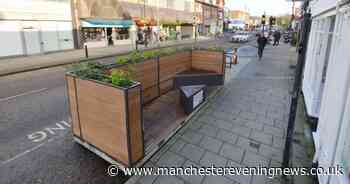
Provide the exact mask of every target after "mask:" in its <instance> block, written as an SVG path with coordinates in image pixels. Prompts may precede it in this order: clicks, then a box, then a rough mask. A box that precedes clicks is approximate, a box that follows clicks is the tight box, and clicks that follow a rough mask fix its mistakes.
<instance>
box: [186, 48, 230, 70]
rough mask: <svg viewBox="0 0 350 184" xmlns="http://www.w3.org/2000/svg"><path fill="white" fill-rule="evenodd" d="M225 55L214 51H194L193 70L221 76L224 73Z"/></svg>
mask: <svg viewBox="0 0 350 184" xmlns="http://www.w3.org/2000/svg"><path fill="white" fill-rule="evenodd" d="M223 62H224V61H223V53H222V52H214V51H193V53H192V68H193V69H198V70H207V71H212V72H216V73H219V74H223V73H224V68H223V64H224V63H223Z"/></svg>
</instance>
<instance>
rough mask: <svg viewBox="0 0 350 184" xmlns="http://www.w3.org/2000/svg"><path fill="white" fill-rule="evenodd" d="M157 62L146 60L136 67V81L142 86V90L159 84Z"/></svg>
mask: <svg viewBox="0 0 350 184" xmlns="http://www.w3.org/2000/svg"><path fill="white" fill-rule="evenodd" d="M157 65H158V64H157V60H156V59H151V60H146V61H144V62H142V63H137V64H136V65H135V70H136V74H135V75H136V81H139V82H140V83H141V85H142V89H147V88H150V87H153V86H155V85H157V84H158V66H157Z"/></svg>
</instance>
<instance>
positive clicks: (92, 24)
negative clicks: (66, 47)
mask: <svg viewBox="0 0 350 184" xmlns="http://www.w3.org/2000/svg"><path fill="white" fill-rule="evenodd" d="M132 25H133V21H132V20H104V19H84V20H81V36H82V40H83V42H84V43H85V44H86V45H87V46H88V47H89V48H91V47H106V46H113V45H122V44H130V43H131V40H130V32H129V29H130V27H131V26H132Z"/></svg>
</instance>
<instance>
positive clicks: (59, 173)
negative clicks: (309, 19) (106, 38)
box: [0, 41, 238, 184]
mask: <svg viewBox="0 0 350 184" xmlns="http://www.w3.org/2000/svg"><path fill="white" fill-rule="evenodd" d="M218 43H219V44H220V45H222V46H223V45H224V46H238V45H233V44H231V43H228V42H225V41H218ZM207 45H208V44H207V43H201V45H200V46H203V47H205V46H207ZM114 60H115V58H114V57H113V58H105V59H103V62H114ZM66 70H67V66H61V67H55V68H48V69H42V70H37V71H32V72H26V73H20V74H15V75H9V76H5V77H1V78H0V86H1V90H0V183H1V184H12V183H13V184H17V183H26V184H32V183H50V184H55V183H59V184H62V183H91V184H93V183H104V184H114V183H123V182H124V181H125V180H126V179H127V178H126V177H125V176H116V177H110V176H108V175H107V173H106V170H107V167H108V166H109V163H107V162H105V161H104V160H103V159H101V158H99V157H98V156H96V155H94V154H93V153H91V152H89V151H87V150H86V149H84V148H83V147H81V146H80V145H78V144H77V143H75V142H73V139H72V135H71V131H70V123H69V122H70V118H69V108H68V104H67V95H66V83H65V80H64V73H65V72H66Z"/></svg>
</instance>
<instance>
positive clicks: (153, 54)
mask: <svg viewBox="0 0 350 184" xmlns="http://www.w3.org/2000/svg"><path fill="white" fill-rule="evenodd" d="M157 56H159V51H158V50H147V51H144V52H143V58H144V59H151V58H154V57H157Z"/></svg>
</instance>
